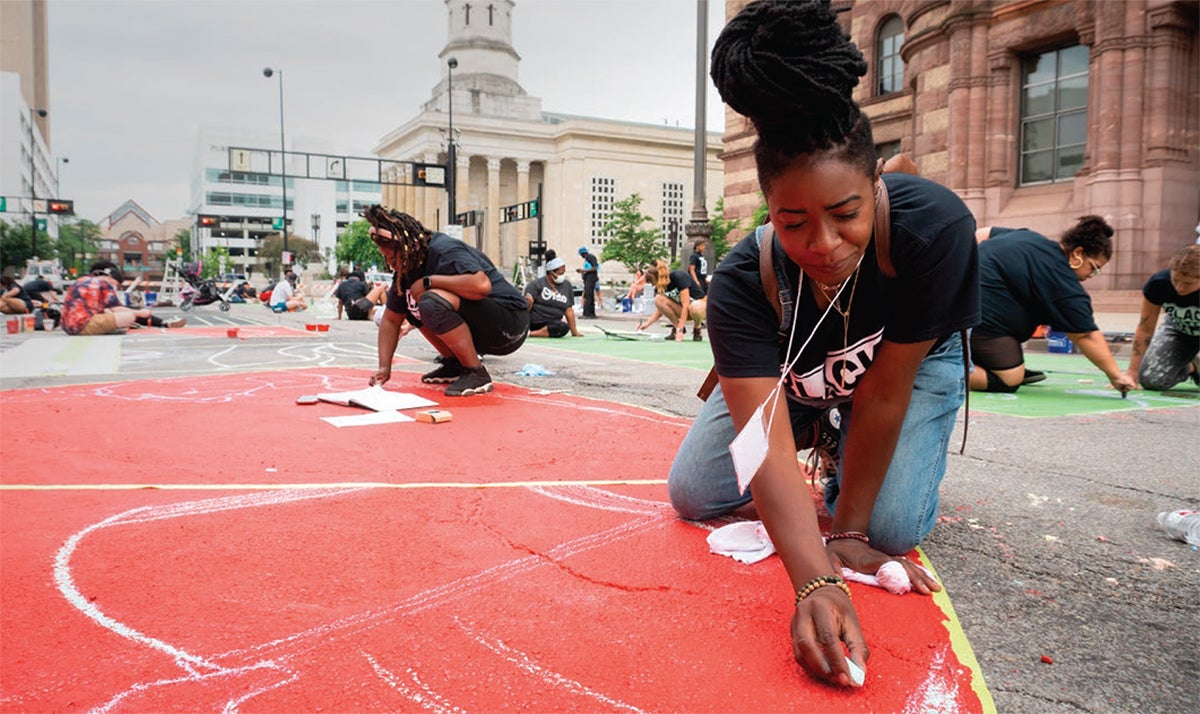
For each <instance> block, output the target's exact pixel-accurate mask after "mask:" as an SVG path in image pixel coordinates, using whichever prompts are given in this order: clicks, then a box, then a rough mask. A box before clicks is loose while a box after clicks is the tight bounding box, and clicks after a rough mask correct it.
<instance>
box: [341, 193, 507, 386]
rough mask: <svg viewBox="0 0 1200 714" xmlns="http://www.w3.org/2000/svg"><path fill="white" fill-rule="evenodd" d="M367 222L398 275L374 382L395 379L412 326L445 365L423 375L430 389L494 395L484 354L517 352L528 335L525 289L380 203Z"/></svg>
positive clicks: (483, 259) (465, 248)
mask: <svg viewBox="0 0 1200 714" xmlns="http://www.w3.org/2000/svg"><path fill="white" fill-rule="evenodd" d="M363 217H364V218H366V219H367V221H368V222H370V224H371V229H370V234H371V238H372V239H374V241H375V245H376V246H377V247H378V248H379V252H380V253H381V254H383V257H384V260H386V261H387V264H388V267H389V268H391V270H392V271H393V273H394V275H393V278H392V285H391V287H390V288H388V292H387V307H386V311H385V312H384V314H383V317H382V319H381V321H380V324H379V337H378V347H379V369H377V370H376V371H375V374H374V375H372V376H371V380H370V383H371V384H385V383H387V381H388V380H389V379H391V377H392V358H393V357H394V356H395V354H396V345H397V343H398V342H399V341H400V337H401V336H402V331H401V327H402V325H403V324H404V323H405V322H408V323H411V324H412V325H413V326H415V327H416V328H417V329H419V330H420V331H421V334H422V335H423V336H424V337H425V339H426V340H428V341H429V343H430V344H431V345H433V347H434V349H436V350H437V351H438V354H439V355H440V359H441V363H442V364H441V366H439V367H438V368H437V369H435V370H433V371H431V372H428V373H426V374H424V375H422V376H421V381H422V382H425V383H426V384H447V383H448V384H449V385H450V386H448V387H446V392H445V393H446V396H450V397H468V396H471V395H475V394H483V393H486V392H490V391H492V378H491V375H489V374H488V371H487V369H486V368H485V367H484V366H483V363H482V362H481V361H480V359H479V356H480V355H507V354H512V353H513V352H516V351H517V349H518V348H519V347H520V346H521V345H522V344H524V342H525V338H526V337H527V336H528V335H529V306H528V304H527V303H526V302H525V298H524V297H523V296H522V295H521V292H520V291H519V290H517V289H516V288H515V287H513V285H512V284H511V283H509V282H508V281H507V280H505V279H504V276H503V275H502V274H501V273H500V271H499V270H497V269H496V266H495V265H493V264H492V261H491V260H490V259H489V258H488V257H487V256H486V255H484V254H483V253H481V252H479V251H478V250H476V249H475V248H474V247H472V246H470V245H467V244H466V243H464V242H463V241H460V240H456V239H454V238H451V237H450V236H448V235H446V234H444V233H435V232H433V231H431V230H429V229H428V228H426V227H425V226H424V225H422V224H421V222H420V221H418V220H417V219H415V218H413V217H412V216H410V215H408V214H407V213H400V212H399V211H395V210H387V209H384V208H383V207H382V206H379V205H374V206H371V207H370V208H368V209H367V210H366V212H365V213H364V214H363Z"/></svg>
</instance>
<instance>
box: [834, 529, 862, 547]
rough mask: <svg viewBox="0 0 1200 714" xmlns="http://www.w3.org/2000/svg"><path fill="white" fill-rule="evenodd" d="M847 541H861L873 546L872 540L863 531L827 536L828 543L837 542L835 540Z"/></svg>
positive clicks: (843, 532)
mask: <svg viewBox="0 0 1200 714" xmlns="http://www.w3.org/2000/svg"><path fill="white" fill-rule="evenodd" d="M847 539H853V540H861V541H862V542H863V543H866V544H867V545H870V544H871V539H870V538H868V537H867V534H866V533H863V532H862V531H842V532H841V533H827V534H825V541H826V542H829V541H835V540H847Z"/></svg>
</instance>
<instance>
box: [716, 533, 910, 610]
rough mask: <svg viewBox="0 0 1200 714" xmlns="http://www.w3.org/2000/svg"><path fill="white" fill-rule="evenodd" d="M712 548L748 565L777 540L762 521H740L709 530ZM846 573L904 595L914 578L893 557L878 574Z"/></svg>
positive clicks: (772, 549)
mask: <svg viewBox="0 0 1200 714" xmlns="http://www.w3.org/2000/svg"><path fill="white" fill-rule="evenodd" d="M708 549H709V550H710V551H712V552H713V553H716V554H717V555H727V556H729V557H730V558H733V559H734V560H736V561H738V562H741V563H745V564H747V565H750V564H753V563H757V562H758V561H760V560H762V559H764V558H766V557H768V556H770V555H771V554H772V553H774V552H775V544H774V543H772V542H771V536H769V535H767V529H766V527H765V526H763V524H762V521H738V522H737V523H730V524H729V525H727V526H721V527H720V528H717V529H716V530H714V531H713V532H712V533H709V534H708ZM917 567H918V568H921V570H924V571H925V572H926V573H927V574H928V575H929V577H931V578H932V577H933V573H930V572H929V570H928V569H926V568H925V567H924V566H922V565H920V564H917ZM842 577H843V578H845V579H846V580H852V581H854V582H856V583H863V584H865V585H872V586H874V587H877V588H883V589H884V590H887V591H888V592H890V593H892V594H895V595H903V594H904V593H906V592H908V591H909V590H912V582H911V581H910V580H909V579H908V572H907V571H906V570H905V569H904V565H903V564H901V563H900V562H899V561H895V560H889V561H888V562H886V563H884V564H883V565H881V566H879V570H878V571H876V573H875V574H874V575H868V574H866V573H860V572H858V571H857V570H851V569H850V568H842Z"/></svg>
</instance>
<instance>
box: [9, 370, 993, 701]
mask: <svg viewBox="0 0 1200 714" xmlns="http://www.w3.org/2000/svg"><path fill="white" fill-rule="evenodd" d="M394 381H397V382H399V384H392V385H389V386H390V387H391V388H393V389H398V390H404V391H412V392H414V393H417V394H421V395H423V396H427V397H430V398H433V399H435V400H438V401H441V402H442V406H443V408H447V409H449V410H450V411H451V412H452V413H453V414H454V420H453V421H452V422H450V423H448V424H437V425H427V424H420V423H405V424H391V425H383V426H372V427H358V428H344V429H337V428H334V427H332V426H330V425H328V424H326V423H324V422H322V421H320V420H319V418H318V417H319V416H331V415H342V414H348V413H351V410H349V409H347V408H343V407H337V406H334V405H328V404H320V405H315V406H299V405H296V404H295V403H294V402H295V398H296V397H297V396H299V395H301V394H311V393H316V392H319V391H343V390H347V389H354V388H359V387H361V386H364V382H365V375H363V374H362V373H361V372H352V371H348V370H333V371H329V370H324V371H317V370H293V371H288V372H276V373H261V374H248V375H222V376H216V377H202V378H182V379H170V380H158V381H150V380H144V381H137V382H127V383H115V384H108V385H89V386H74V387H62V388H51V389H36V390H20V391H9V392H4V393H2V394H0V409H2V412H3V414H4V439H3V441H2V442H0V463H2V464H3V476H2V477H0V482H2V483H3V484H4V485H5V486H6V487H8V488H9V489H12V487H13V486H14V485H26V486H28V485H36V484H73V485H76V486H80V487H84V486H88V485H99V484H107V485H110V486H115V485H120V484H126V485H128V484H145V485H150V484H158V485H163V486H171V485H175V486H181V485H186V484H191V485H194V486H200V485H236V484H267V483H272V484H310V485H316V484H326V483H344V482H350V481H356V482H365V481H369V482H380V483H387V484H394V485H396V487H374V488H365V487H364V488H348V487H331V488H275V489H270V490H218V491H203V490H199V489H189V490H167V489H161V488H160V489H138V490H118V489H116V488H111V487H110V488H103V489H95V490H87V489H85V488H75V489H71V490H50V491H37V490H31V489H27V488H22V489H17V490H4V491H0V629H2V631H3V636H2V639H0V708H2V709H3V710H4V711H80V710H96V709H98V710H103V711H165V710H189V711H196V710H220V709H230V710H240V711H246V712H282V711H300V710H305V711H312V710H318V709H332V710H335V711H405V710H420V709H426V710H429V709H432V710H435V711H456V710H461V711H481V710H482V711H491V710H497V709H523V710H535V711H545V710H555V711H558V710H563V711H567V710H575V711H579V710H582V711H608V710H642V711H662V710H668V711H679V710H686V711H784V710H787V711H863V710H874V711H928V710H930V709H932V708H940V710H944V711H980V710H982V709H984V708H985V707H984V706H983V704H982V703H981V701H980V699H979V697H978V696H977V694H976V692H975V691H974V690H973V689H972V677H971V674H972V673H971V670H970V669H969V668H968V667H967V666H965V665H963V664H962V663H960V661H959V658H958V655H956V653H955V651H954V650H952V649H951V647H950V643H949V639H950V638H949V635H948V630H947V629H946V627H945V626H944V625H943V621H944V620H945V619H946V615H945V614H944V613H943V612H942V610H941V609H940V608H939V607H937V606H936V605H935V604H934V602H933V601H932V600H931V599H929V598H924V597H921V596H917V595H907V596H893V595H889V594H887V593H885V592H883V591H880V590H876V589H874V588H869V587H866V586H862V585H857V584H852V585H851V588H852V590H853V591H854V595H855V602H856V604H857V608H858V613H859V617H860V619H861V621H862V624H863V627H864V630H865V632H866V635H867V638H868V643H869V645H870V646H871V649H872V657H871V660H870V662H869V664H868V667H867V684H866V687H865V688H863V689H861V690H842V689H838V688H835V687H829V686H826V685H824V684H821V683H819V682H817V681H815V680H813V679H811V678H809V677H808V676H807V675H806V674H805V673H804V672H803V671H802V670H801V669H800V668H799V666H798V665H797V664H796V663H795V662H794V661H793V660H792V657H791V648H790V642H789V639H788V619H789V617H790V615H791V611H792V604H791V596H790V592H789V591H790V588H789V585H788V583H787V579H786V576H785V574H784V572H783V568H782V566H781V564H780V563H779V560H778V558H771V559H768V560H766V561H764V562H762V563H758V564H756V565H749V566H747V565H741V564H738V563H736V562H735V561H733V560H731V559H728V558H724V557H721V556H716V555H711V554H709V553H708V551H707V546H706V544H705V540H704V538H705V536H706V534H707V531H706V530H704V529H702V528H699V527H697V526H695V525H692V524H689V523H686V522H683V521H679V520H677V519H676V518H675V517H674V515H673V512H672V511H671V509H670V507H669V506H668V505H667V504H666V493H665V486H663V485H659V484H653V485H616V486H603V487H598V486H591V485H583V484H566V485H564V484H561V483H559V482H562V481H594V480H598V479H619V480H626V479H628V480H634V479H647V478H661V477H662V476H663V475H664V474H665V473H666V471H667V468H668V466H669V463H670V460H671V456H672V454H673V452H674V449H675V448H676V447H677V446H678V443H679V441H680V440H681V439H682V437H683V434H684V431H685V430H686V426H687V423H686V421H685V420H681V419H676V418H672V417H664V416H662V415H659V414H654V413H652V412H648V411H645V410H641V409H637V408H634V407H627V406H622V405H617V404H612V403H607V402H600V401H595V400H588V399H582V398H576V397H571V396H566V395H549V396H536V395H534V394H532V393H530V392H528V391H525V390H522V389H519V388H516V387H512V386H507V385H499V386H498V387H497V390H496V392H495V393H493V394H491V395H485V396H481V397H472V398H468V399H462V400H450V399H448V398H444V397H442V395H441V392H440V390H438V389H432V388H427V387H423V386H420V385H418V384H416V377H415V376H414V375H407V374H406V375H400V376H399V377H397V378H396V380H394ZM464 482H465V483H471V484H480V485H482V486H483V487H479V488H457V487H453V485H455V484H459V483H464ZM516 482H538V483H543V484H546V483H553V485H546V486H536V485H522V486H507V485H505V484H513V483H516ZM418 483H419V484H424V485H419V486H416V487H404V485H405V484H418Z"/></svg>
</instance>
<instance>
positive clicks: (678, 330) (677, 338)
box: [675, 327, 687, 342]
mask: <svg viewBox="0 0 1200 714" xmlns="http://www.w3.org/2000/svg"><path fill="white" fill-rule="evenodd" d="M686 329H687V327H677V328H675V341H676V342H683V331H684V330H686Z"/></svg>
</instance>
